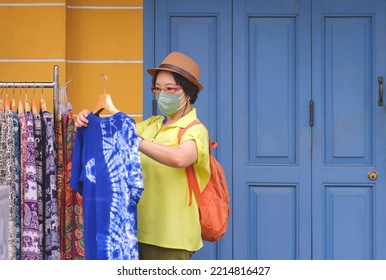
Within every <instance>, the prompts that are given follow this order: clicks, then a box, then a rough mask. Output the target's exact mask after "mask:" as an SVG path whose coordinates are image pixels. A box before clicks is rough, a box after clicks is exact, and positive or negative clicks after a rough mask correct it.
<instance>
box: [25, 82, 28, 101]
mask: <svg viewBox="0 0 386 280" xmlns="http://www.w3.org/2000/svg"><path fill="white" fill-rule="evenodd" d="M27 99H28V84H27V82H25V100H27Z"/></svg>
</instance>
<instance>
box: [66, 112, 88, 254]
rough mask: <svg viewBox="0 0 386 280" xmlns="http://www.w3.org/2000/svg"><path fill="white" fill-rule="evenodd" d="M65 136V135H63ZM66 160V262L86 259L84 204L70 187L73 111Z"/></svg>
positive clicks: (69, 113) (68, 124)
mask: <svg viewBox="0 0 386 280" xmlns="http://www.w3.org/2000/svg"><path fill="white" fill-rule="evenodd" d="M63 134H64V133H63ZM65 134H66V139H65V140H66V153H65V155H66V159H65V172H66V175H65V178H66V186H65V205H66V209H65V215H66V216H65V221H66V224H65V230H66V232H65V237H66V246H65V248H66V254H65V257H66V260H79V259H84V254H85V252H84V245H83V244H84V239H83V203H82V197H81V196H80V195H79V193H77V192H76V191H74V190H73V189H72V188H71V186H70V177H71V169H72V162H71V161H72V152H73V147H74V141H75V126H74V118H73V115H72V110H69V111H68V114H67V125H66V133H65Z"/></svg>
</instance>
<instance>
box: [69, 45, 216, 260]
mask: <svg viewBox="0 0 386 280" xmlns="http://www.w3.org/2000/svg"><path fill="white" fill-rule="evenodd" d="M147 72H148V73H149V74H150V75H151V76H152V77H153V79H152V88H151V90H152V92H153V94H155V98H156V100H157V104H158V108H159V110H160V111H161V112H162V114H163V116H152V117H150V118H149V119H147V120H144V121H142V122H139V123H138V124H137V133H138V135H139V141H140V144H139V147H140V151H141V163H142V173H143V180H144V189H145V190H144V192H143V194H142V196H141V199H140V201H139V204H138V242H139V257H140V259H153V260H155V259H163V260H173V259H181V260H183V259H190V258H191V256H192V255H193V253H194V252H195V251H197V250H199V249H200V248H201V247H202V246H203V242H202V239H201V227H200V222H199V216H198V207H197V203H196V201H195V200H193V203H192V205H190V206H189V205H188V202H189V192H188V182H187V178H186V173H185V168H186V167H187V166H189V165H191V164H193V166H194V170H195V173H196V177H197V179H198V181H199V185H200V188H201V190H202V189H203V188H204V186H205V185H206V183H207V182H208V180H209V176H210V167H209V136H208V132H207V130H206V128H205V127H204V126H203V125H194V126H192V127H191V128H189V129H188V130H187V131H186V132H185V133H184V135H183V136H182V139H181V142H180V144H179V143H178V131H179V129H180V128H182V127H186V126H188V125H189V124H190V123H191V122H192V121H194V120H196V119H197V114H196V109H195V108H194V107H193V106H192V105H193V104H194V103H195V101H196V99H197V96H198V93H199V92H200V91H201V90H202V88H203V86H202V85H201V83H200V81H199V78H200V69H199V67H198V65H197V63H196V62H195V61H194V60H192V59H191V58H190V57H188V56H186V55H184V54H182V53H180V52H172V53H170V54H169V55H168V56H167V57H166V58H165V59H164V61H163V62H162V63H161V64H160V66H159V67H158V68H150V69H148V70H147ZM88 113H89V111H87V110H83V111H82V112H80V113H79V116H78V118H77V120H76V123H75V125H76V126H77V127H82V126H87V123H88V120H87V116H88Z"/></svg>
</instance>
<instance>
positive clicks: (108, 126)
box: [70, 112, 143, 260]
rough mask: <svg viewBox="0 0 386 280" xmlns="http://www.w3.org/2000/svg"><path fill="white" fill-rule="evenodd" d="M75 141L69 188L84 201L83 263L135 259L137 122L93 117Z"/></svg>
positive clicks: (140, 188)
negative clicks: (87, 260) (84, 261)
mask: <svg viewBox="0 0 386 280" xmlns="http://www.w3.org/2000/svg"><path fill="white" fill-rule="evenodd" d="M88 120H89V124H88V126H87V127H82V128H78V129H77V131H76V136H75V143H74V150H73V157H72V170H71V179H70V185H71V187H72V188H73V189H74V190H76V191H77V192H79V193H80V194H81V195H82V197H83V208H84V245H85V253H86V259H90V260H95V259H99V260H136V259H138V240H137V203H138V202H139V199H140V197H141V195H142V191H143V180H142V167H141V162H140V157H139V145H138V138H137V133H136V123H135V121H134V120H133V119H132V118H130V117H129V116H127V115H126V114H124V113H122V112H119V113H116V114H114V115H112V116H110V117H106V118H100V117H98V116H96V115H94V114H92V113H90V114H89V116H88Z"/></svg>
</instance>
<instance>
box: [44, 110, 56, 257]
mask: <svg viewBox="0 0 386 280" xmlns="http://www.w3.org/2000/svg"><path fill="white" fill-rule="evenodd" d="M41 114H42V138H43V143H44V144H43V146H44V159H45V160H44V161H43V169H44V170H45V172H44V190H45V192H44V204H45V212H44V214H45V217H44V236H45V237H44V240H45V246H44V250H45V258H46V259H47V260H59V259H60V244H59V223H58V221H59V212H58V204H57V190H56V156H55V126H54V121H53V120H54V116H53V115H52V114H51V113H50V112H48V111H42V112H41Z"/></svg>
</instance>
